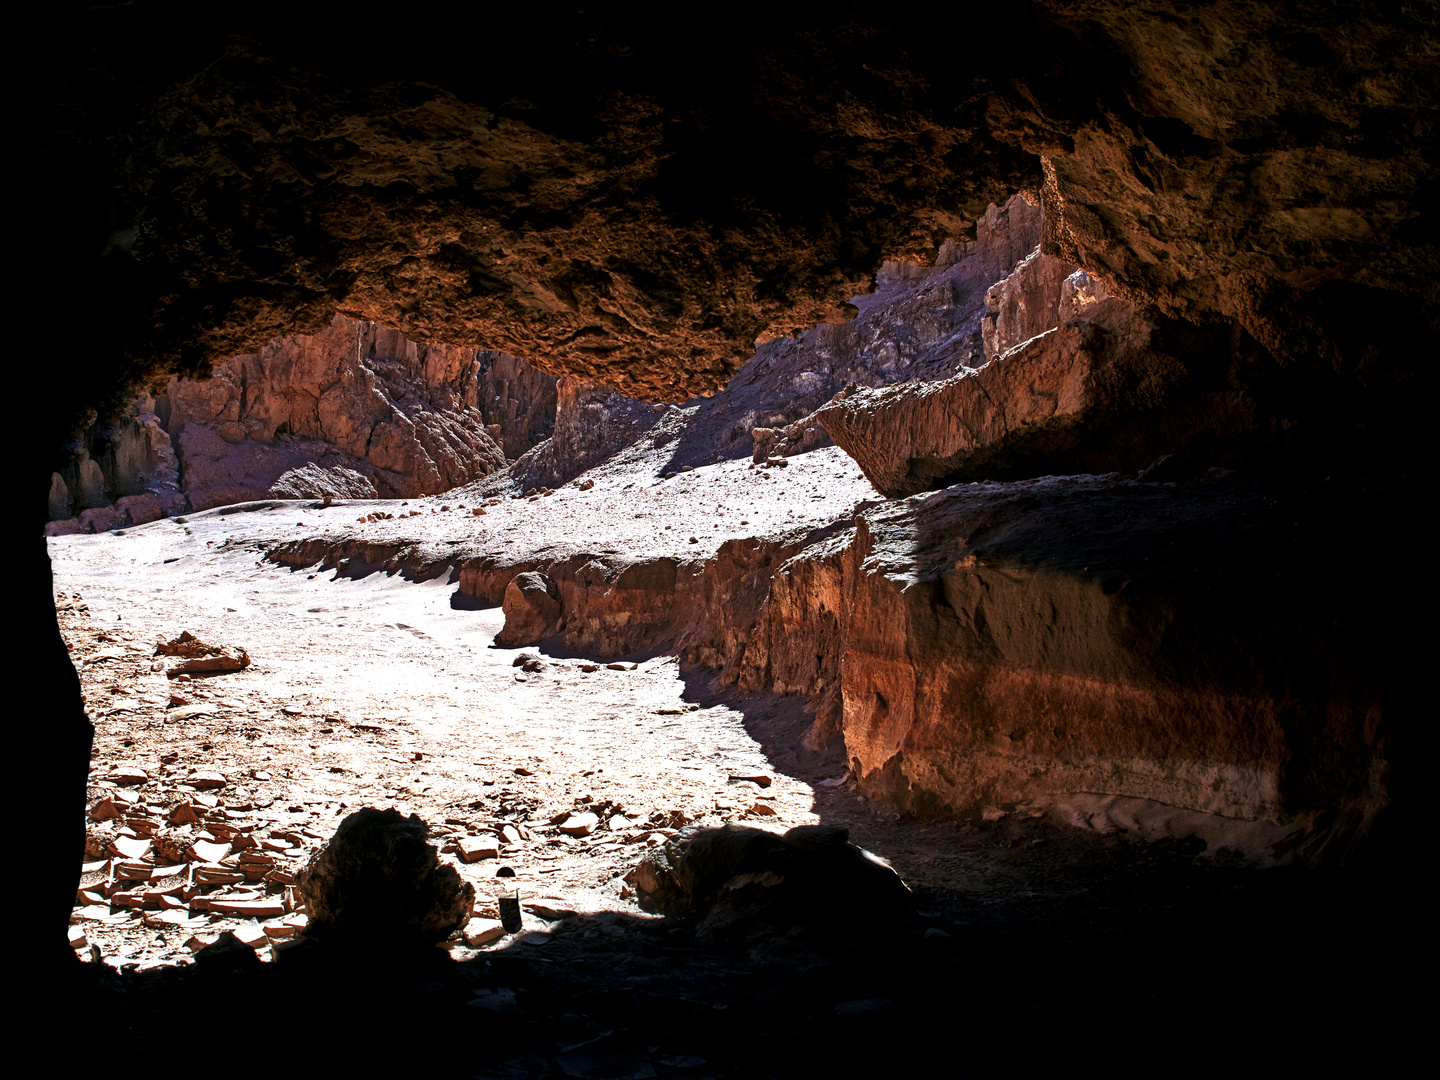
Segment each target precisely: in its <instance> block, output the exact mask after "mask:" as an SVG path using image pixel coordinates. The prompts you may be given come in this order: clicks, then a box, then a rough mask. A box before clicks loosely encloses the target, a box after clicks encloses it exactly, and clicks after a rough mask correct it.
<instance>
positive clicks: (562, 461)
mask: <svg viewBox="0 0 1440 1080" xmlns="http://www.w3.org/2000/svg"><path fill="white" fill-rule="evenodd" d="M664 411H665V407H664V406H663V405H662V406H655V405H651V404H650V403H648V402H644V401H637V400H636V399H635V398H632V397H627V396H626V395H624V394H622V393H620V392H619V391H616V390H612V389H610V388H609V387H607V386H601V385H600V384H599V383H594V382H590V381H589V380H587V379H577V378H571V377H570V376H563V377H561V379H560V382H559V386H558V388H557V395H556V404H555V421H554V433H553V434H552V435H551V436H550V438H549V439H547V440H545V441H544V442H542V443H539V444H538V445H536V446H535V447H533V448H532V449H531V450H529V451H528V452H527V453H525V454H523V455H521V457H520V459H519V460H518V461H516V462H515V463H514V464H513V465H512V466H511V467H510V470H509V473H508V474H507V477H506V481H507V483H508V485H509V487H511V488H513V489H514V490H516V491H526V490H529V489H530V488H538V487H558V486H559V485H561V484H563V483H565V482H566V481H568V480H571V479H573V478H574V477H576V476H579V475H580V474H581V473H583V472H584V471H585V470H586V469H591V468H594V467H595V466H596V465H599V464H601V463H603V462H604V461H606V460H607V459H609V458H610V457H611V456H612V455H614V454H615V453H616V452H617V451H620V450H623V449H624V448H625V447H627V446H630V445H632V444H633V443H634V442H635V441H636V440H637V439H638V438H640V436H642V435H643V434H645V432H646V431H648V430H649V429H650V428H651V426H652V425H654V423H655V421H656V419H657V418H658V417H659V416H660V414H662V413H663V412H664Z"/></svg>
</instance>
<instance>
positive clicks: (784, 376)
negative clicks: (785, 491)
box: [680, 195, 1053, 464]
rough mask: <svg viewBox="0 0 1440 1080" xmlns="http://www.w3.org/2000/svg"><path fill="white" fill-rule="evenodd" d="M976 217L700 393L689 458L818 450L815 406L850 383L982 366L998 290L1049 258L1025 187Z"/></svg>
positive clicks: (884, 382) (685, 450)
mask: <svg viewBox="0 0 1440 1080" xmlns="http://www.w3.org/2000/svg"><path fill="white" fill-rule="evenodd" d="M975 228H976V234H975V239H974V240H971V241H958V242H957V241H947V242H946V243H945V244H944V245H942V247H941V248H940V251H939V253H938V254H937V256H936V259H935V262H934V264H933V265H932V266H930V267H922V266H918V265H916V264H915V263H908V262H886V263H885V264H884V265H882V266H881V267H880V269H879V271H878V272H877V274H876V276H875V288H874V291H873V292H871V293H869V294H868V295H860V296H855V297H853V298H852V302H853V304H854V305H855V308H856V310H857V312H858V314H857V315H856V317H855V318H854V319H853V320H851V321H850V322H847V323H837V324H829V325H824V326H818V327H815V328H813V329H811V330H808V331H806V332H805V333H803V334H799V335H796V336H795V337H793V338H782V339H778V340H776V341H772V342H769V343H767V344H765V345H762V346H760V348H758V349H757V350H756V352H755V357H754V359H752V360H751V361H750V362H749V363H748V364H746V365H745V366H744V367H743V368H742V369H741V370H740V371H739V372H738V373H737V374H736V375H735V377H734V378H733V379H731V380H730V382H729V383H728V384H727V385H726V387H725V389H723V390H721V391H719V392H718V393H716V394H715V396H714V397H713V398H711V399H710V400H708V401H704V402H701V403H700V404H699V407H698V409H697V410H696V413H695V416H694V418H693V419H692V420H691V421H690V424H689V426H688V429H687V431H686V432H685V434H684V435H683V436H682V438H681V450H680V460H682V461H685V462H686V463H689V464H698V463H700V462H702V461H705V462H708V461H713V460H715V459H716V458H717V457H719V456H723V457H734V456H738V455H740V454H744V453H750V454H752V455H753V457H754V459H755V460H756V461H763V460H764V459H765V458H766V457H772V456H785V457H788V456H792V455H794V454H803V453H807V452H808V451H810V450H814V449H816V448H818V447H820V446H827V445H829V441H830V440H829V437H828V436H827V434H826V432H825V429H824V427H823V426H822V425H820V424H819V423H818V422H817V421H816V419H815V417H814V413H815V410H816V409H818V408H820V407H822V406H823V405H825V403H826V402H828V401H829V400H830V399H831V398H832V397H833V396H834V395H835V394H836V393H838V392H840V391H842V390H844V389H845V388H846V387H849V386H888V385H890V384H892V383H906V382H930V381H934V380H937V379H944V378H948V377H949V376H951V375H953V374H955V373H956V372H957V371H965V370H969V369H971V368H973V367H978V366H981V365H983V364H984V363H985V352H984V344H983V326H984V320H985V316H986V310H987V309H986V304H987V292H988V290H989V289H990V288H991V286H993V285H994V284H995V283H996V282H999V281H1002V280H1004V279H1006V278H1007V277H1008V276H1009V275H1010V274H1011V273H1012V272H1014V270H1015V267H1016V265H1017V264H1018V263H1020V262H1021V261H1022V260H1024V259H1025V258H1026V257H1027V256H1030V257H1031V258H1032V260H1033V259H1035V258H1043V256H1039V255H1038V250H1039V245H1040V241H1041V238H1042V235H1043V225H1042V221H1041V212H1040V208H1039V206H1038V204H1037V202H1036V200H1035V199H1034V197H1033V196H1025V195H1015V196H1012V197H1011V198H1010V199H1009V200H1008V201H1007V202H1006V203H1005V205H1004V206H999V207H997V206H994V205H991V206H990V207H989V208H988V209H987V210H986V212H985V213H984V214H982V215H981V216H980V217H979V219H978V220H977V221H976V226H975ZM1052 261H1053V260H1052ZM1052 308H1053V305H1052ZM1052 318H1053V311H1052ZM1052 325H1053V323H1052ZM1037 332H1038V331H1037Z"/></svg>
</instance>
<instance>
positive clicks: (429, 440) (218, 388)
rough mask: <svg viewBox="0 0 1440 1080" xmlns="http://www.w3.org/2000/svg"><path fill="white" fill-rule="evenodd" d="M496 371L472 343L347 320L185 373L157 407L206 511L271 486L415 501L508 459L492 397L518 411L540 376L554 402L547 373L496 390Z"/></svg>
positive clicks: (186, 482)
mask: <svg viewBox="0 0 1440 1080" xmlns="http://www.w3.org/2000/svg"><path fill="white" fill-rule="evenodd" d="M515 363H516V362H514V361H513V358H511V362H510V363H499V365H498V369H499V371H500V372H501V373H502V374H503V373H504V372H507V371H510V369H511V368H512V367H514V366H515ZM496 369H497V362H496V361H495V360H494V358H489V363H488V366H487V367H485V368H483V369H482V366H481V364H480V361H479V360H478V359H477V357H476V354H475V351H474V350H473V349H459V348H451V347H446V346H420V345H416V344H415V343H414V342H412V341H410V340H408V339H407V338H406V337H405V336H404V335H402V334H399V333H397V332H395V331H393V330H390V329H388V328H386V327H383V326H379V325H376V324H373V323H360V322H356V321H355V320H353V319H344V318H340V319H336V320H335V322H334V323H333V324H332V325H331V326H330V327H329V329H327V330H325V331H324V332H323V333H319V334H314V335H308V336H306V335H300V336H296V337H289V338H282V339H279V340H277V341H273V342H271V343H270V344H268V345H266V346H265V348H263V349H261V350H260V352H259V353H256V354H254V355H250V356H240V357H236V358H234V359H233V360H229V361H227V362H226V363H224V364H222V365H220V366H219V367H218V368H217V369H216V372H215V375H214V377H213V378H210V379H207V380H204V381H193V380H189V379H179V378H172V379H171V380H170V384H169V386H168V387H167V388H166V392H165V394H164V395H163V397H162V398H160V399H157V401H156V408H157V409H158V410H159V412H160V414H161V415H162V416H163V417H164V418H165V423H166V427H167V428H168V429H169V431H170V433H171V434H172V435H173V436H174V437H175V440H176V442H177V444H178V446H179V448H180V467H181V470H182V475H183V484H182V486H183V488H184V491H185V494H186V496H187V497H188V498H189V500H190V504H191V509H193V510H203V509H206V508H208V507H212V506H222V505H225V504H227V503H235V502H243V501H245V500H247V499H256V498H263V497H265V496H267V495H271V496H279V497H288V498H294V497H305V496H310V495H316V496H323V495H331V496H333V497H360V498H374V497H376V496H383V497H399V498H410V497H412V496H418V495H433V494H437V493H439V492H442V491H448V490H449V489H450V488H452V487H457V486H459V485H461V484H464V483H468V482H469V481H471V480H473V479H476V478H477V477H480V476H484V475H487V474H488V473H491V472H493V471H495V470H496V469H500V468H504V466H505V456H504V453H503V451H502V450H501V449H500V447H499V445H498V444H497V443H496V441H495V440H494V439H493V438H492V437H491V436H490V434H489V433H488V432H487V431H486V423H485V415H484V413H483V412H482V411H481V410H480V409H479V408H478V402H479V400H480V399H481V398H482V397H485V398H489V399H491V400H490V404H491V405H492V406H495V407H496V408H498V409H500V410H501V412H502V413H503V414H504V415H510V413H511V412H512V406H514V405H515V404H516V402H515V400H514V399H513V398H512V397H510V396H508V394H509V389H510V388H511V387H513V388H514V389H515V390H516V392H517V393H518V392H522V391H523V389H524V388H526V387H527V386H528V385H529V383H534V384H535V386H536V388H537V389H538V390H539V391H540V393H541V402H540V403H539V406H538V407H539V410H540V411H541V412H542V413H543V412H544V411H545V410H544V400H543V399H544V393H543V379H540V378H538V377H537V378H536V379H532V380H528V382H527V380H525V379H523V378H520V377H519V376H520V374H521V373H520V372H519V371H518V370H516V371H513V372H511V374H514V375H515V376H517V377H516V378H515V379H507V378H503V377H502V378H501V379H500V383H501V385H500V386H499V387H498V388H497V387H496V386H495V385H494V382H493V380H490V379H487V378H486V375H487V374H489V373H491V372H494V371H496ZM501 390H503V391H505V392H506V395H507V396H505V397H504V398H499V399H498V404H497V395H498V393H499V392H500V391H501ZM513 411H514V413H515V416H514V417H512V420H511V428H512V438H521V437H522V436H521V435H520V434H519V433H520V431H521V430H522V429H523V430H528V428H524V425H523V424H521V423H520V422H519V410H518V408H514V410H513ZM525 420H526V422H527V423H528V422H529V418H528V417H526V418H525ZM502 430H503V427H502ZM294 493H302V494H301V495H299V496H297V495H296V494H294Z"/></svg>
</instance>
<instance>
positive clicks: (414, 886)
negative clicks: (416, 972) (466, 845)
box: [299, 808, 475, 946]
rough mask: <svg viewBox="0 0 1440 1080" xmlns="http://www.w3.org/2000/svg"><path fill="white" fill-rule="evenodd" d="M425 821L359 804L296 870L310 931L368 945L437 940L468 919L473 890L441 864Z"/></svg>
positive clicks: (458, 927)
mask: <svg viewBox="0 0 1440 1080" xmlns="http://www.w3.org/2000/svg"><path fill="white" fill-rule="evenodd" d="M427 838H428V832H427V830H426V827H425V823H424V822H423V821H421V820H420V818H419V817H418V816H417V815H415V814H411V815H410V816H409V817H408V818H407V817H405V816H403V815H402V814H401V813H400V812H399V811H398V810H374V809H368V808H367V809H364V810H357V811H355V812H354V813H353V814H350V815H349V816H347V817H346V818H345V820H344V821H342V822H341V823H340V827H339V828H338V829H336V830H335V835H334V836H333V837H331V838H330V842H329V843H328V844H326V845H325V847H323V848H321V849H320V851H319V852H318V853H317V854H316V855H315V857H314V858H313V859H312V860H311V861H310V865H309V866H308V867H307V868H306V869H305V870H303V871H302V872H301V875H300V878H299V885H300V889H301V891H302V892H303V893H304V894H305V905H306V911H307V913H308V914H309V916H310V922H309V927H308V932H310V933H314V934H320V935H324V934H340V935H345V936H354V937H356V938H358V939H359V940H360V941H362V942H363V943H364V944H366V945H368V946H377V945H383V944H389V943H399V942H404V941H406V940H407V939H409V938H415V939H418V940H422V941H423V940H429V941H442V940H444V939H445V938H447V937H449V936H450V935H451V934H453V933H454V932H455V931H456V930H458V929H460V927H462V926H464V925H465V923H466V922H467V921H468V920H469V918H470V913H471V911H472V909H473V907H474V904H475V888H474V886H473V885H471V884H470V883H469V882H466V881H463V880H462V879H461V877H460V875H459V874H458V873H457V872H456V870H455V868H454V867H453V866H441V865H440V863H439V855H438V852H436V850H435V848H434V846H432V845H431V844H429V843H428V842H427Z"/></svg>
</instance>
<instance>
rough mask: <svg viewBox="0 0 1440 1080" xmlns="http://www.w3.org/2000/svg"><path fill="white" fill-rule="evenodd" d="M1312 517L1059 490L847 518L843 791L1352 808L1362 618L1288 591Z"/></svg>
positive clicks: (1134, 491)
mask: <svg viewBox="0 0 1440 1080" xmlns="http://www.w3.org/2000/svg"><path fill="white" fill-rule="evenodd" d="M1312 500H1313V501H1312ZM1306 502H1309V505H1305V503H1306ZM1327 502H1328V499H1327V497H1326V496H1325V495H1324V494H1320V495H1316V496H1312V497H1311V498H1310V499H1307V500H1297V499H1295V498H1294V497H1293V496H1287V495H1282V494H1279V493H1277V492H1275V491H1273V490H1271V491H1267V490H1264V489H1260V490H1255V489H1247V487H1246V486H1245V485H1236V484H1233V483H1226V482H1221V481H1215V482H1210V483H1205V482H1202V483H1198V484H1190V485H1182V486H1179V487H1176V486H1173V485H1154V484H1140V483H1136V482H1134V481H1126V480H1121V479H1118V478H1076V477H1071V478H1065V479H1053V480H1039V481H1031V482H1026V483H1023V484H1015V485H978V486H976V485H966V486H961V487H957V488H951V489H949V490H947V491H945V492H943V493H941V494H938V495H934V496H930V497H929V498H926V499H921V498H915V499H909V500H905V501H903V502H899V503H895V504H891V505H889V506H886V507H883V508H878V509H876V510H871V511H867V512H866V513H865V514H864V515H862V516H861V518H860V521H859V526H858V530H857V533H856V537H855V541H854V545H853V548H852V549H851V551H850V552H849V554H848V556H847V559H848V560H849V561H848V562H847V566H846V569H847V574H846V581H845V585H846V588H847V590H849V594H848V595H847V596H846V598H845V599H846V601H847V605H846V607H845V608H844V610H845V611H846V613H847V621H846V627H847V629H846V632H845V642H844V647H845V652H844V658H843V660H842V661H841V679H842V683H843V697H844V721H843V730H844V738H845V744H846V748H847V752H848V754H849V755H850V757H851V760H852V768H853V769H854V770H855V772H856V775H857V776H859V777H860V778H861V786H862V788H863V789H865V790H868V791H873V792H875V793H877V794H883V797H885V798H886V799H887V800H888V801H891V802H893V803H896V804H899V805H906V806H909V807H911V808H913V809H915V810H918V811H922V812H923V810H924V809H925V807H926V805H927V804H929V805H931V806H933V807H934V808H936V809H939V808H941V807H958V806H974V805H977V804H979V803H986V802H994V803H1004V802H1019V801H1023V800H1025V799H1028V798H1033V797H1035V796H1037V795H1042V794H1046V793H1053V792H1058V791H1092V792H1093V791H1101V792H1114V793H1123V794H1125V795H1127V796H1134V797H1140V798H1147V799H1152V800H1156V801H1159V802H1163V803H1168V804H1170V805H1172V806H1178V807H1185V808H1189V809H1194V810H1203V811H1207V812H1210V813H1216V814H1221V815H1225V816H1229V817H1238V818H1250V819H1255V818H1265V819H1269V820H1272V821H1273V820H1282V819H1283V818H1284V817H1285V816H1286V815H1287V814H1290V813H1294V812H1297V811H1304V810H1307V809H1310V808H1313V807H1316V806H1318V805H1330V806H1335V805H1337V804H1338V805H1346V804H1349V805H1350V806H1351V807H1352V808H1353V807H1356V806H1363V807H1365V808H1366V810H1367V811H1368V812H1373V811H1374V810H1375V809H1376V808H1377V807H1378V806H1380V805H1383V803H1384V798H1385V796H1384V794H1383V786H1377V781H1378V779H1379V777H1380V776H1381V775H1382V774H1383V773H1384V771H1385V769H1386V765H1385V759H1386V753H1387V751H1386V740H1385V737H1384V735H1383V733H1382V731H1381V729H1380V728H1379V727H1377V725H1378V724H1379V722H1380V716H1381V712H1380V709H1381V701H1380V697H1379V694H1380V688H1379V685H1378V682H1377V681H1376V671H1377V669H1376V668H1375V667H1373V666H1372V664H1373V661H1374V657H1373V655H1372V653H1373V645H1372V644H1370V643H1367V642H1366V640H1365V637H1366V634H1367V631H1366V630H1365V626H1366V625H1369V624H1371V620H1373V619H1374V618H1375V617H1376V612H1375V611H1374V610H1372V609H1373V607H1374V603H1375V602H1374V601H1373V600H1372V599H1371V598H1369V597H1366V596H1351V597H1347V598H1345V600H1343V601H1339V602H1337V601H1336V598H1328V599H1326V600H1325V601H1323V602H1321V601H1319V600H1318V599H1317V598H1316V597H1315V596H1314V595H1313V590H1311V589H1310V587H1309V585H1308V584H1307V582H1308V573H1307V570H1308V567H1309V565H1310V564H1311V562H1312V561H1314V559H1315V558H1316V556H1315V555H1314V553H1313V552H1309V551H1306V550H1305V549H1304V547H1303V546H1302V545H1303V544H1304V543H1305V537H1306V534H1307V529H1308V527H1309V526H1307V524H1306V522H1307V521H1318V520H1323V518H1324V517H1325V516H1326V513H1327V511H1328V507H1327V506H1326V503H1327ZM1282 564H1284V565H1282Z"/></svg>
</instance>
